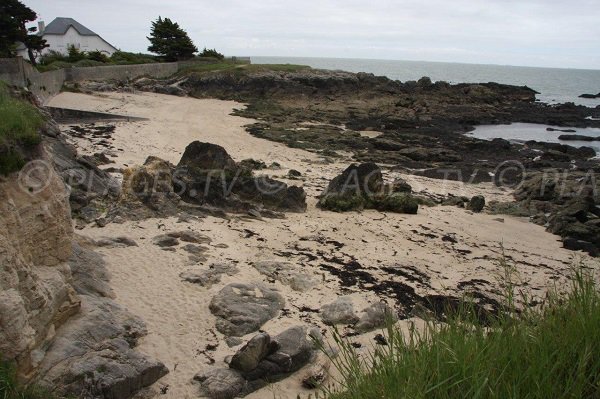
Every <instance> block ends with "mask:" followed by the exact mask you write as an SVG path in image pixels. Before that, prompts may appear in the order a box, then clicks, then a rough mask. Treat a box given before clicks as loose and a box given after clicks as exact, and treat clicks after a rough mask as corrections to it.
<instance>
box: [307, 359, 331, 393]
mask: <svg viewBox="0 0 600 399" xmlns="http://www.w3.org/2000/svg"><path fill="white" fill-rule="evenodd" d="M311 363H312V364H311V365H310V366H309V367H308V370H306V371H305V372H304V373H303V375H302V386H303V387H304V388H307V389H317V388H319V387H321V386H323V384H324V383H325V382H327V379H328V377H329V369H330V368H331V363H332V362H331V359H330V358H329V356H328V355H326V354H325V353H323V352H319V353H317V355H316V359H315V360H314V361H312V362H311Z"/></svg>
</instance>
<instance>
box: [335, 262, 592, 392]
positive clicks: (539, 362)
mask: <svg viewBox="0 0 600 399" xmlns="http://www.w3.org/2000/svg"><path fill="white" fill-rule="evenodd" d="M583 270H584V269H583V268H582V269H580V270H579V271H576V272H574V276H573V278H572V286H571V287H570V289H568V291H567V293H565V294H562V295H559V294H558V293H557V292H556V291H553V292H552V293H550V294H549V295H548V297H547V299H546V301H545V303H544V305H542V306H541V307H539V308H537V309H536V310H531V309H529V310H527V311H524V312H522V313H519V314H517V313H514V312H512V313H511V314H510V315H502V316H501V317H499V319H498V320H495V321H494V322H493V323H492V325H491V326H487V327H486V326H484V325H482V324H481V323H480V322H478V320H477V319H476V318H474V317H471V316H469V314H471V313H469V312H468V311H464V310H463V311H459V312H458V314H456V315H454V316H453V317H452V318H451V319H449V320H448V321H447V322H446V323H443V324H441V323H434V322H427V324H426V327H425V328H424V330H423V329H422V330H417V329H416V328H414V327H413V328H412V329H411V330H410V333H409V334H406V335H404V334H402V333H401V332H400V331H399V330H398V329H397V328H395V327H393V326H391V325H390V327H388V329H387V333H386V336H387V340H388V342H389V345H388V346H380V347H378V348H377V349H376V350H374V351H373V352H372V354H371V355H370V356H368V359H364V358H361V357H360V356H358V355H357V353H356V351H355V349H354V348H353V347H352V346H351V345H349V343H348V342H347V341H346V340H344V339H342V338H340V337H339V335H337V334H336V341H337V343H338V345H339V346H340V348H341V355H340V356H339V357H338V358H337V359H334V363H335V365H336V367H337V369H338V370H339V371H340V372H341V375H342V378H341V381H339V382H340V383H341V387H342V388H341V392H331V391H329V390H327V389H326V390H325V396H326V397H327V398H329V399H355V398H356V399H358V398H361V399H363V398H364V399H367V398H369V399H370V398H390V399H391V398H393V399H401V398H407V399H419V398H444V399H445V398H448V399H450V398H502V399H504V398H514V399H517V398H540V399H546V398H552V399H558V398H573V399H574V398H600V294H599V287H598V285H597V282H596V280H595V279H594V277H593V276H592V275H590V274H588V273H586V272H584V271H583ZM513 292H514V291H513V290H512V289H511V290H507V294H506V304H507V305H509V306H513V305H512V304H513V303H514V293H513ZM524 299H526V298H524ZM464 308H465V309H468V305H467V306H465V307H464ZM512 309H515V307H512Z"/></svg>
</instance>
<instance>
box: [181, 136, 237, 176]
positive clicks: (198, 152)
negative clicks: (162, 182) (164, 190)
mask: <svg viewBox="0 0 600 399" xmlns="http://www.w3.org/2000/svg"><path fill="white" fill-rule="evenodd" d="M184 167H186V168H190V169H193V170H196V171H205V172H207V171H214V170H230V171H232V170H236V169H237V165H236V163H235V161H234V160H233V159H232V158H231V157H230V156H229V154H228V153H227V151H225V148H223V147H221V146H220V145H216V144H211V143H203V142H200V141H194V142H192V143H191V144H189V145H188V146H187V147H186V148H185V151H184V152H183V155H182V157H181V160H180V161H179V164H178V165H177V169H181V168H184Z"/></svg>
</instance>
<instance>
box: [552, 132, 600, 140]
mask: <svg viewBox="0 0 600 399" xmlns="http://www.w3.org/2000/svg"><path fill="white" fill-rule="evenodd" d="M573 131H574V130H573ZM558 139H559V140H561V141H600V136H596V137H592V136H584V135H581V134H561V135H560V136H558Z"/></svg>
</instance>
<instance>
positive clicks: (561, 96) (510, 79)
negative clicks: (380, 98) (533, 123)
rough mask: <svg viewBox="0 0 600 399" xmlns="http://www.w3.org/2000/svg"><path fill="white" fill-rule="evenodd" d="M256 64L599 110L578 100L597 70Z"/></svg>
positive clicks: (595, 87) (333, 61) (289, 60)
mask: <svg viewBox="0 0 600 399" xmlns="http://www.w3.org/2000/svg"><path fill="white" fill-rule="evenodd" d="M250 58H251V60H252V62H253V63H257V64H301V65H308V66H310V67H312V68H318V69H329V70H343V71H348V72H367V73H373V74H375V75H379V76H386V77H388V78H390V79H394V80H400V81H403V82H405V81H409V80H418V79H420V78H421V77H423V76H428V77H429V78H431V80H433V81H446V82H448V83H453V84H456V83H487V82H497V83H503V84H510V85H517V86H528V87H530V88H532V89H533V90H535V91H537V92H538V93H539V94H538V95H537V99H538V100H539V101H541V102H545V103H549V104H559V103H565V102H573V103H575V104H579V105H584V106H587V107H596V106H600V99H585V98H580V97H579V96H580V95H581V94H597V93H599V92H600V70H596V69H574V68H548V67H533V66H514V65H495V64H468V63H458V62H439V61H407V60H377V59H362V58H360V59H359V58H319V57H276V56H269V57H267V56H260V57H250Z"/></svg>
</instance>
